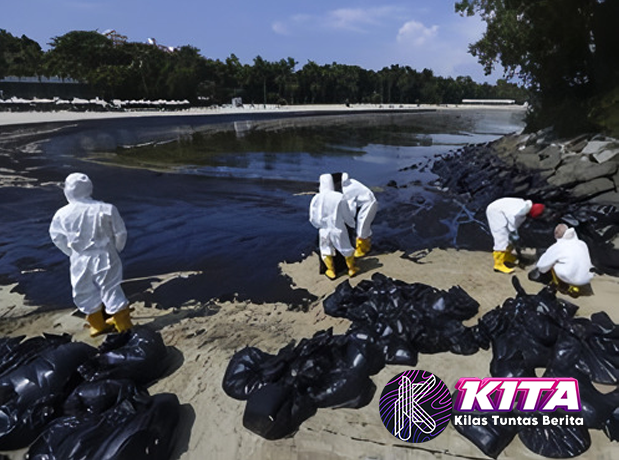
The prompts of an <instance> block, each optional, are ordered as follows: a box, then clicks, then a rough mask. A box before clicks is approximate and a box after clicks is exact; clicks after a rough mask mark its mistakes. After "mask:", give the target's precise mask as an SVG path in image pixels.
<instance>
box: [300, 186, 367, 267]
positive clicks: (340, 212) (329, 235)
mask: <svg viewBox="0 0 619 460" xmlns="http://www.w3.org/2000/svg"><path fill="white" fill-rule="evenodd" d="M309 220H310V222H311V224H312V225H313V226H314V227H316V228H317V229H318V239H319V246H320V256H321V257H322V260H323V261H324V263H325V265H326V266H327V271H326V272H325V275H327V277H328V278H330V279H335V278H336V276H337V275H336V273H335V260H334V256H335V254H336V251H337V252H339V253H340V254H342V255H343V256H344V258H345V259H346V266H347V267H348V275H349V276H354V275H355V274H356V273H357V271H358V269H357V267H356V266H355V256H354V252H355V249H354V248H353V247H352V246H351V244H350V239H349V238H348V228H347V227H346V226H347V225H348V226H350V227H353V226H354V225H355V219H354V217H353V215H352V213H351V212H350V209H349V208H348V204H347V203H346V201H345V200H344V196H343V195H342V194H341V193H339V192H336V191H335V190H334V184H333V176H332V175H331V174H322V175H321V176H320V188H319V191H318V194H317V195H316V196H314V198H312V201H311V203H310V211H309Z"/></svg>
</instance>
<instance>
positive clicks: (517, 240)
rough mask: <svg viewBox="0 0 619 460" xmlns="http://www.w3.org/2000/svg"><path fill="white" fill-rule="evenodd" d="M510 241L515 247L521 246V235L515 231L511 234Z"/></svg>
mask: <svg viewBox="0 0 619 460" xmlns="http://www.w3.org/2000/svg"><path fill="white" fill-rule="evenodd" d="M509 241H510V242H511V243H512V244H513V245H514V246H519V245H520V244H519V243H520V235H519V234H518V232H517V231H513V232H509Z"/></svg>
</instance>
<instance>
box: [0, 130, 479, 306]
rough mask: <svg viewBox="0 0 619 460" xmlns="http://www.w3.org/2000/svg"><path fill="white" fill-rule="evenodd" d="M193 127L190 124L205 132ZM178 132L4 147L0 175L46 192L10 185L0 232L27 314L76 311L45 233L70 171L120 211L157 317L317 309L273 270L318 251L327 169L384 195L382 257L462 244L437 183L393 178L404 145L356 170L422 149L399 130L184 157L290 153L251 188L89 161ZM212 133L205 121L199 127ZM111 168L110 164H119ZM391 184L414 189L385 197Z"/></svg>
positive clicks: (256, 141) (254, 136)
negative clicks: (270, 305)
mask: <svg viewBox="0 0 619 460" xmlns="http://www.w3.org/2000/svg"><path fill="white" fill-rule="evenodd" d="M190 120H191V121H192V122H193V123H196V125H197V124H198V121H199V120H197V119H194V118H191V119H190ZM183 121H184V122H187V119H184V120H183ZM219 121H221V120H219ZM177 123H179V120H178V119H173V118H172V119H167V120H166V119H160V118H157V119H156V120H140V119H135V120H133V119H125V120H107V121H105V122H103V121H102V122H97V123H93V122H84V123H77V124H72V125H71V127H70V128H68V129H65V130H59V131H58V132H54V133H52V134H49V137H50V140H49V141H48V142H47V143H43V144H41V145H40V148H41V149H42V150H43V151H42V152H40V153H37V152H32V153H28V151H27V150H26V149H22V148H21V146H23V145H25V144H26V143H27V142H28V139H26V137H24V138H23V139H20V140H19V141H18V142H13V143H12V144H11V145H10V146H8V144H6V143H5V144H4V145H3V146H2V147H5V148H7V146H8V147H10V148H7V149H6V150H5V152H7V154H6V155H0V168H7V169H13V170H16V171H25V173H24V175H26V176H27V177H28V178H29V179H33V180H36V182H35V184H38V186H37V187H32V188H21V187H7V188H4V189H3V193H2V194H0V206H2V209H3V210H4V215H5V217H6V218H5V220H4V225H6V228H7V229H13V230H11V231H8V230H7V231H2V232H0V279H2V280H3V281H4V282H8V283H18V286H17V288H16V290H17V291H18V292H21V293H24V294H25V296H26V300H27V302H28V303H30V304H32V305H37V306H42V308H43V309H56V308H72V307H73V302H72V300H71V289H70V285H69V264H68V259H67V258H66V256H64V254H62V253H61V252H60V251H58V250H57V249H56V248H55V247H54V246H53V245H52V243H51V242H50V240H49V235H48V233H47V229H48V226H49V222H50V220H51V217H52V215H53V213H54V212H55V211H56V210H57V209H58V208H59V207H61V206H63V205H64V204H65V201H64V197H63V194H62V190H61V189H60V188H59V187H57V186H56V185H54V184H52V183H50V182H55V183H56V184H59V183H60V182H61V181H62V180H63V179H64V178H65V177H66V176H67V175H68V174H69V173H71V172H74V171H81V172H84V173H86V174H88V175H89V176H90V177H91V179H92V180H93V183H94V194H93V196H94V198H96V199H101V200H104V201H107V202H110V203H113V204H115V205H116V206H117V207H118V209H119V211H120V212H121V214H122V216H123V218H124V219H125V223H126V224H127V228H128V230H129V239H128V243H127V247H126V249H125V251H124V252H123V253H122V259H123V266H124V279H125V280H126V281H125V283H124V287H125V289H126V291H127V294H128V296H129V297H130V298H131V299H132V300H134V301H135V300H143V301H145V302H146V303H147V304H153V305H158V306H161V307H163V308H167V307H175V306H180V305H182V304H183V303H185V302H189V301H198V302H206V301H208V300H211V299H232V298H237V299H239V300H247V301H252V302H256V303H264V302H284V303H287V304H288V305H290V307H291V308H304V307H305V306H307V305H309V304H310V303H311V302H312V301H314V300H315V297H314V296H313V295H312V294H310V293H309V292H308V291H306V290H304V289H296V288H294V287H293V286H292V284H291V280H290V279H288V278H287V277H286V276H283V275H282V274H281V271H280V269H279V264H280V263H281V262H297V261H300V260H303V259H305V258H306V257H307V256H308V255H309V254H310V253H311V252H312V251H314V250H315V242H316V230H315V229H314V228H313V227H312V226H311V225H310V224H309V222H308V217H307V210H308V206H309V202H310V200H311V195H310V194H308V192H312V191H314V190H315V189H316V187H317V185H316V181H317V178H318V176H319V174H321V173H324V172H326V171H330V172H334V171H341V170H347V171H348V172H349V173H351V174H352V175H353V176H354V177H357V178H359V179H361V180H362V181H364V182H366V183H367V184H368V185H369V186H371V187H373V188H375V189H376V191H377V196H378V199H379V202H380V209H379V213H378V215H377V218H376V221H375V222H376V224H375V230H374V231H375V237H374V243H375V246H374V247H375V249H374V254H379V253H381V252H384V251H390V250H394V249H402V250H404V251H414V250H418V249H422V248H427V247H437V246H452V245H454V232H453V231H452V230H451V226H452V225H453V223H454V222H453V219H454V218H455V217H454V216H457V215H458V212H459V211H460V209H459V208H458V206H455V205H454V204H453V203H451V202H449V201H448V200H447V199H446V198H444V197H442V196H441V195H440V194H437V193H436V192H437V191H436V189H435V188H433V187H431V186H429V181H431V180H432V179H433V178H435V177H436V176H433V175H431V174H429V173H428V172H421V171H419V170H413V169H410V170H406V171H400V172H398V169H400V167H399V166H397V163H394V161H396V160H397V158H396V157H397V156H398V155H400V153H398V152H400V151H399V150H398V147H396V148H394V149H392V150H389V151H388V152H387V153H386V154H387V155H394V158H384V160H385V162H384V163H380V164H378V163H374V162H363V161H355V159H356V158H359V157H362V156H363V155H364V154H365V152H369V153H372V152H374V151H375V150H374V149H375V147H374V146H375V145H376V144H380V143H384V144H381V145H388V144H389V143H390V142H394V143H396V145H399V144H400V143H405V142H404V141H403V138H408V140H409V144H410V145H414V146H419V145H420V144H423V142H425V141H423V139H427V137H426V135H423V136H419V133H415V132H413V130H412V129H411V131H409V132H407V131H406V129H405V128H404V127H403V126H399V127H395V128H391V127H389V126H387V125H385V126H378V127H376V128H372V129H371V127H370V125H368V124H367V123H365V124H362V126H359V127H357V128H355V127H352V126H346V127H343V126H326V127H321V128H320V129H301V128H299V129H291V130H279V131H277V132H258V131H256V132H250V133H248V135H246V136H245V137H236V135H235V134H233V133H224V134H218V135H216V136H214V137H213V136H208V137H202V138H201V139H200V138H198V142H197V144H196V145H197V147H196V145H194V144H193V143H192V144H191V145H185V147H186V148H187V149H188V151H190V153H189V155H196V157H195V159H196V160H197V159H199V158H203V157H204V156H206V157H208V156H209V155H212V156H213V157H215V156H219V157H220V160H218V161H221V158H224V159H225V161H228V162H229V163H225V165H226V166H230V165H233V166H235V165H234V163H233V162H234V161H237V159H238V158H244V157H245V158H250V157H251V158H253V157H255V156H256V155H257V154H256V153H255V152H265V151H274V152H283V153H292V154H293V155H291V156H290V158H291V160H290V164H288V165H286V167H288V168H289V169H285V168H284V169H282V171H280V172H278V174H275V175H270V174H271V173H272V171H271V170H270V168H272V167H276V168H277V167H280V166H279V164H278V162H280V161H282V160H283V159H282V156H281V155H277V156H274V157H273V158H269V161H274V162H275V163H269V162H268V161H265V162H264V164H262V163H260V164H259V167H258V170H256V171H253V172H254V173H255V176H254V177H246V176H243V175H242V173H239V171H240V169H237V170H236V172H234V173H233V174H228V175H226V176H223V175H222V176H218V175H212V174H210V175H209V173H208V171H206V172H204V171H198V173H184V172H182V171H181V172H180V173H178V169H175V168H171V169H170V170H169V171H168V172H156V171H151V170H146V169H141V168H122V167H121V168H119V167H117V165H114V164H110V163H109V162H108V163H101V162H91V161H84V159H85V158H90V157H92V156H93V155H95V156H96V154H97V152H96V151H95V152H93V151H92V150H88V149H86V147H85V146H92V145H93V144H96V142H95V141H97V142H98V141H101V140H103V141H104V143H105V146H106V147H105V148H106V149H108V150H107V151H108V152H109V151H112V152H113V151H116V148H117V147H118V146H119V145H121V144H123V143H124V142H125V141H126V140H127V139H129V140H131V141H132V142H133V143H142V142H143V141H145V140H148V139H149V138H150V139H151V140H152V139H154V138H156V134H159V133H161V132H164V131H165V132H174V130H175V126H176V124H177ZM204 124H208V123H207V122H206V121H202V125H204ZM410 126H412V124H411V123H410V119H409V129H410ZM452 129H453V128H452ZM195 131H196V132H199V131H200V130H199V129H197V128H196V129H195ZM442 132H443V133H444V132H446V131H442ZM35 134H36V132H35ZM420 139H421V140H420ZM160 141H161V139H160V138H159V139H158V140H157V141H155V142H160ZM181 142H184V141H178V142H177V143H181ZM171 144H174V142H173V143H166V144H165V145H163V144H160V145H158V146H157V147H156V148H160V147H165V149H163V150H162V152H165V151H168V152H169V148H170V147H171V146H172V145H171ZM372 144H373V145H374V146H373V145H372ZM409 144H407V145H409ZM185 147H183V148H185ZM379 147H380V146H379ZM151 148H152V147H151ZM204 148H207V149H210V152H212V153H211V154H207V155H205V153H204V151H200V150H201V149H204ZM423 149H424V150H423V153H419V155H420V156H419V161H420V163H421V164H425V165H428V164H429V158H433V157H434V156H435V155H436V151H435V148H433V147H429V148H426V147H423ZM442 149H443V151H445V150H446V147H443V148H442ZM99 151H100V150H99ZM194 151H195V152H194ZM144 152H147V151H146V150H144ZM196 152H197V153H196ZM227 152H229V153H227ZM244 152H247V153H246V154H245V153H244ZM415 152H416V151H415ZM420 152H421V151H420ZM126 153H129V152H126ZM131 154H135V155H136V156H137V157H139V156H140V152H139V149H138V150H134V149H131ZM151 155H152V150H151V151H150V152H148V153H145V154H144V161H150V160H149V157H150V156H151ZM183 155H185V153H183ZM183 155H180V154H179V155H178V156H176V158H175V161H176V163H175V166H187V165H188V164H189V163H192V161H189V160H188V159H187V158H188V157H187V156H183ZM414 155H417V153H414ZM166 156H168V154H167V153H166ZM111 157H112V159H111V161H112V162H113V163H119V162H122V161H123V160H122V159H119V158H114V155H112V156H111ZM198 157H199V158H198ZM407 158H408V157H407ZM108 160H110V157H109V156H108ZM207 161H211V160H207ZM235 167H236V166H235ZM251 167H254V163H251V162H249V161H247V162H246V164H244V165H242V166H241V167H238V168H245V169H248V168H251ZM392 181H393V182H399V183H402V184H407V185H406V186H403V187H388V186H387V185H386V184H388V183H390V182H392ZM15 229H19V231H14V230H15ZM479 237H480V238H481V240H480V241H486V240H489V239H488V237H487V235H485V234H483V230H481V231H480V235H479ZM367 263H368V264H369V263H370V262H367ZM316 271H318V267H316ZM174 272H185V273H187V274H186V275H182V276H178V277H176V278H174V279H172V280H170V281H168V282H166V283H164V284H162V285H160V286H159V287H158V288H156V289H154V290H151V289H149V288H150V285H151V282H153V281H156V280H158V279H159V278H160V277H161V276H163V275H166V274H170V273H174Z"/></svg>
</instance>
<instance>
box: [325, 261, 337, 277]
mask: <svg viewBox="0 0 619 460" xmlns="http://www.w3.org/2000/svg"><path fill="white" fill-rule="evenodd" d="M322 260H323V261H324V263H325V265H326V266H327V271H326V272H325V275H326V276H327V278H329V279H330V280H334V279H335V278H336V276H337V275H336V274H335V261H334V260H333V256H324V257H323V258H322Z"/></svg>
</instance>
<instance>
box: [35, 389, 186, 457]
mask: <svg viewBox="0 0 619 460" xmlns="http://www.w3.org/2000/svg"><path fill="white" fill-rule="evenodd" d="M180 413H181V411H180V404H179V401H178V398H177V397H176V396H175V395H173V394H167V393H164V394H158V395H155V396H152V397H150V396H140V397H135V398H129V399H125V400H123V401H122V402H121V403H120V404H118V405H116V406H114V407H113V408H111V409H109V410H108V411H106V412H104V413H102V414H96V415H93V414H87V415H82V416H70V417H62V418H59V419H57V420H56V421H55V422H54V423H53V424H51V425H50V426H49V428H48V429H47V430H45V432H44V433H43V434H41V436H39V438H38V439H37V440H36V441H35V442H34V443H33V444H32V446H31V447H30V450H29V451H28V454H27V457H26V458H27V460H94V459H101V460H169V459H170V458H171V455H172V453H173V452H174V449H175V448H176V444H177V440H178V436H179V433H178V430H177V427H178V424H179V420H180Z"/></svg>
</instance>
